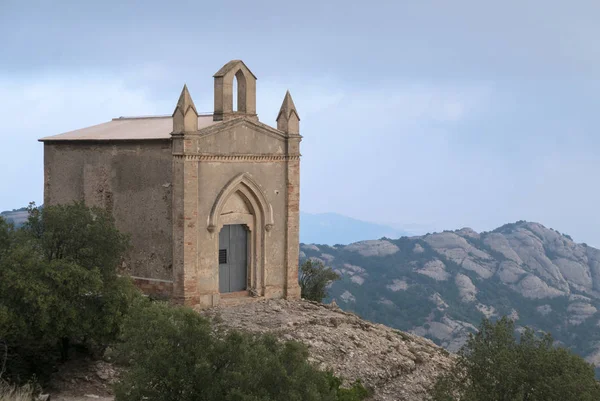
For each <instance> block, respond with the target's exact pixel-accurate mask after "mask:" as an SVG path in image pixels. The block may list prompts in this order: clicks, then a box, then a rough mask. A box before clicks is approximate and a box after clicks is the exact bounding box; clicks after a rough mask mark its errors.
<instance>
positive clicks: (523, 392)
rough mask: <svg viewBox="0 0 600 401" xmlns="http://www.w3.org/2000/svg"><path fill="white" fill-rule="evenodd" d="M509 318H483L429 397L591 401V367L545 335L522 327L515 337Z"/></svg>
mask: <svg viewBox="0 0 600 401" xmlns="http://www.w3.org/2000/svg"><path fill="white" fill-rule="evenodd" d="M514 332H515V327H514V323H513V321H512V320H510V319H508V318H506V317H503V318H501V319H500V320H498V321H497V322H495V323H492V322H490V321H489V320H487V319H484V320H483V322H482V323H481V325H480V326H479V330H478V332H477V334H475V335H471V337H470V338H469V340H468V342H467V343H466V344H465V345H464V346H463V348H462V349H461V350H460V352H459V355H458V360H457V363H456V365H455V366H454V368H453V369H452V370H451V371H450V372H449V373H448V374H446V375H442V376H441V377H440V378H439V379H438V381H437V383H436V384H435V386H434V387H433V389H432V391H431V399H432V400H433V401H458V400H460V401H499V400H510V401H595V400H599V399H600V383H599V382H598V381H596V379H595V377H594V368H593V366H592V365H590V364H588V363H587V362H585V361H584V360H583V359H582V358H581V357H579V356H577V355H575V354H573V353H571V352H570V351H569V350H567V349H565V348H562V347H554V346H553V340H552V337H551V336H550V335H544V336H541V337H540V336H537V335H536V334H535V333H534V332H533V330H531V329H525V330H524V331H523V332H522V334H521V335H520V339H519V341H517V339H516V338H515V335H514Z"/></svg>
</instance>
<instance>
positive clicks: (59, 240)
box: [0, 203, 138, 382]
mask: <svg viewBox="0 0 600 401" xmlns="http://www.w3.org/2000/svg"><path fill="white" fill-rule="evenodd" d="M29 211H30V217H29V221H28V222H27V223H26V224H25V225H24V227H23V228H20V229H18V230H15V229H13V228H12V226H11V225H8V224H5V223H4V222H2V221H0V343H3V344H5V345H6V346H7V360H6V375H7V376H6V377H7V378H8V379H11V380H15V381H17V382H19V381H22V380H27V379H28V378H29V377H30V376H32V375H36V376H38V377H40V378H41V379H43V378H44V377H45V376H46V374H47V373H49V371H50V370H51V368H52V366H53V364H54V363H55V362H56V361H57V360H65V359H67V358H68V356H69V351H70V349H72V346H73V345H74V344H79V345H83V346H84V347H85V348H87V349H88V350H89V351H102V349H103V347H105V346H106V344H107V343H109V342H111V341H113V340H114V339H115V337H116V335H117V334H118V332H119V329H120V326H121V323H122V320H123V316H124V315H125V313H126V312H127V308H128V305H129V304H130V303H131V302H132V300H133V299H134V298H135V297H137V296H138V292H137V290H136V289H135V288H134V287H133V284H132V283H131V282H130V280H129V279H127V278H120V277H118V276H117V270H116V269H117V264H118V261H119V260H120V258H121V255H122V253H123V251H124V250H125V249H126V246H127V238H126V237H125V236H123V235H122V234H120V233H119V232H118V231H117V229H116V228H115V226H114V221H113V220H112V217H111V216H110V214H109V213H107V212H106V211H104V210H101V209H97V208H91V209H90V208H87V207H86V206H85V205H84V204H83V203H74V204H71V205H60V206H48V207H45V208H44V209H43V210H39V209H37V208H35V205H33V204H32V205H31V206H30V208H29Z"/></svg>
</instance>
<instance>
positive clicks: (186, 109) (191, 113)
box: [173, 85, 198, 133]
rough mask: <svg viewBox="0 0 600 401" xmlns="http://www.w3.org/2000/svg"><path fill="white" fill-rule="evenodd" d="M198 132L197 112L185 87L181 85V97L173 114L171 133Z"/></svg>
mask: <svg viewBox="0 0 600 401" xmlns="http://www.w3.org/2000/svg"><path fill="white" fill-rule="evenodd" d="M195 131H198V112H197V111H196V106H195V105H194V101H193V100H192V96H190V92H189V91H188V88H187V85H183V89H182V91H181V95H180V96H179V100H178V101H177V106H175V111H174V112H173V132H174V133H181V132H195Z"/></svg>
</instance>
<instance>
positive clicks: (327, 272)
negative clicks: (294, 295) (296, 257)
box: [299, 259, 340, 302]
mask: <svg viewBox="0 0 600 401" xmlns="http://www.w3.org/2000/svg"><path fill="white" fill-rule="evenodd" d="M339 278H340V275H339V274H337V273H336V272H334V271H333V270H332V269H331V268H330V267H325V266H324V265H323V263H321V262H319V261H313V260H311V259H308V260H306V261H305V262H304V263H303V264H302V265H301V266H300V277H299V281H300V291H301V296H302V298H304V299H308V300H311V301H317V302H322V301H323V299H324V298H325V297H326V296H327V286H328V285H329V284H330V283H331V282H332V281H335V280H339Z"/></svg>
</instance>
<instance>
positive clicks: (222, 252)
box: [219, 249, 227, 265]
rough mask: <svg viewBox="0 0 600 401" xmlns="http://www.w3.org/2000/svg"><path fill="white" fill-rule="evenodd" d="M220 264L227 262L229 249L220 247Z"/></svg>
mask: <svg viewBox="0 0 600 401" xmlns="http://www.w3.org/2000/svg"><path fill="white" fill-rule="evenodd" d="M219 264H220V265H225V264H227V249H219Z"/></svg>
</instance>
